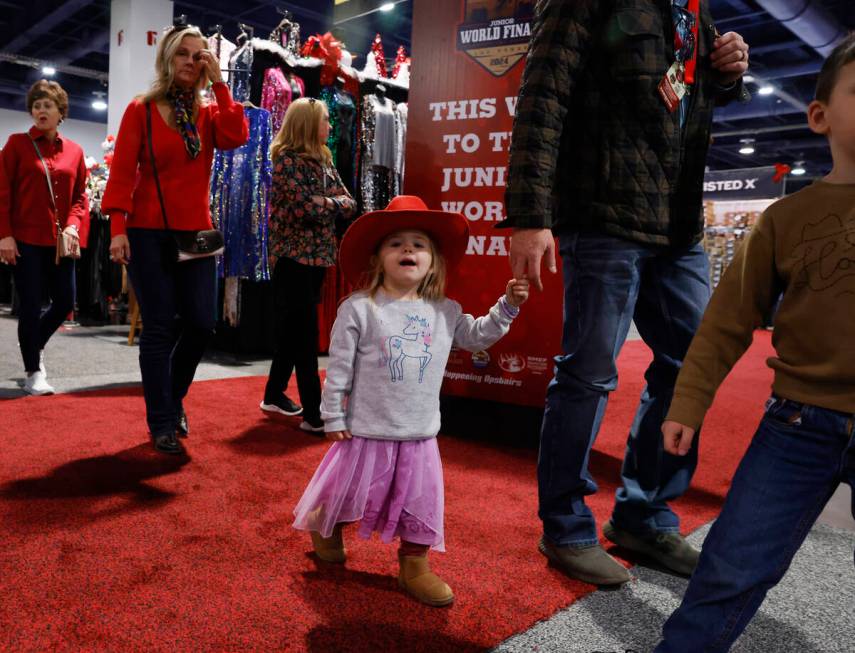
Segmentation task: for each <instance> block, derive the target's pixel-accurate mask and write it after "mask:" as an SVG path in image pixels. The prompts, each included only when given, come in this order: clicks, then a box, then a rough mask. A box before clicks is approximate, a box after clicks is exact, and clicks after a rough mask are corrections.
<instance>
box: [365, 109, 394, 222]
mask: <svg viewBox="0 0 855 653" xmlns="http://www.w3.org/2000/svg"><path fill="white" fill-rule="evenodd" d="M359 146H360V171H359V183H360V192H361V196H362V210H363V211H377V210H379V209H383V208H385V207H386V205H387V204H388V203H389V201H390V200H391V199H392V197H394V196H395V195H398V194H399V192H400V187H399V185H398V183H397V182H396V176H395V103H394V102H392V100H390V99H389V98H383V99H381V98H378V97H377V96H376V95H367V96H366V97H365V98H364V100H363V104H362V121H361V124H360V143H359Z"/></svg>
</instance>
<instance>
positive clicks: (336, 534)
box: [309, 524, 347, 564]
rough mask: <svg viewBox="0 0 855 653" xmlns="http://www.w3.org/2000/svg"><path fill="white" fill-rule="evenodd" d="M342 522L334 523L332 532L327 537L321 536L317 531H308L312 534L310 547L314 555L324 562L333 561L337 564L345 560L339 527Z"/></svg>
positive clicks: (345, 552) (345, 555)
mask: <svg viewBox="0 0 855 653" xmlns="http://www.w3.org/2000/svg"><path fill="white" fill-rule="evenodd" d="M342 526H344V524H336V525H335V528H333V533H332V535H330V536H329V537H323V536H322V535H321V534H320V533H318V532H317V531H309V532H310V533H311V534H312V547H313V548H314V549H315V555H316V556H318V557H319V558H320V559H321V560H323V561H324V562H335V563H338V564H341V563H343V562H344V561H345V560H347V551H345V549H344V542H343V540H342V537H341V529H342Z"/></svg>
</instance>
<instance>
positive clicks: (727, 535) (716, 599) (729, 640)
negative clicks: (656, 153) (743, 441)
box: [656, 397, 855, 653]
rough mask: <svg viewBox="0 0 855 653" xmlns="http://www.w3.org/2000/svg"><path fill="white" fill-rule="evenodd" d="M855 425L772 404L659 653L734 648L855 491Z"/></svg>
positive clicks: (849, 419) (849, 418)
mask: <svg viewBox="0 0 855 653" xmlns="http://www.w3.org/2000/svg"><path fill="white" fill-rule="evenodd" d="M853 424H855V415H847V414H845V413H839V412H836V411H833V410H827V409H824V408H818V407H816V406H809V405H803V404H800V403H797V402H794V401H789V400H786V399H779V398H776V397H773V398H772V399H770V400H769V402H768V407H767V409H766V414H765V416H764V417H763V420H762V421H761V422H760V426H759V428H758V429H757V433H756V434H755V436H754V440H753V441H752V443H751V446H750V447H749V448H748V451H747V453H746V454H745V457H744V458H743V459H742V462H741V463H740V464H739V469H737V471H736V474H735V476H734V477H733V484H732V485H731V488H730V492H729V493H728V495H727V500H726V501H725V504H724V508H723V509H722V511H721V515H720V516H719V518H718V519H717V520H716V522H715V524H713V526H712V528H711V529H710V532H709V535H708V536H707V539H706V542H704V547H703V551H702V552H701V559H700V562H699V563H698V568H697V569H696V570H695V573H694V575H693V576H692V579H691V581H690V582H689V587H688V589H687V590H686V595H685V597H684V598H683V603H682V604H681V605H680V607H679V608H677V610H676V612H674V614H673V615H671V618H670V619H668V621H667V622H666V624H665V627H664V628H663V636H664V641H663V642H662V643H661V644H660V645H659V646H658V647H657V648H656V653H686V651H696V652H698V653H701V652H702V651H703V652H704V653H717V652H719V651H727V650H729V649H730V647H731V645H732V644H733V642H734V641H735V640H736V638H737V637H739V635H740V633H741V632H742V631H743V630H744V629H745V626H747V625H748V622H749V621H751V618H752V617H753V616H754V613H755V612H757V609H758V608H759V607H760V604H761V603H762V602H763V599H764V598H765V596H766V592H768V591H769V590H770V589H771V588H772V587H774V586H775V585H776V584H777V583H778V581H780V580H781V578H782V577H783V576H784V573H785V572H786V571H787V568H788V567H789V566H790V561H791V560H792V559H793V556H794V555H795V553H796V551H797V550H798V549H799V547H800V546H801V544H802V542H803V541H804V539H805V537H806V536H807V534H808V531H809V530H810V529H811V526H813V523H814V522H815V521H816V518H817V517H818V516H819V514H820V512H822V509H823V507H824V506H825V504H826V503H827V502H828V500H829V498H831V495H832V494H833V493H834V491H835V490H836V489H837V486H838V485H839V484H840V482H841V481H843V482H846V483H849V485H850V486H855V438H853V432H854V431H855V427H853ZM852 513H853V515H855V499H853V506H852Z"/></svg>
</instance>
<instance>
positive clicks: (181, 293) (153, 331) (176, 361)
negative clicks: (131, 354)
mask: <svg viewBox="0 0 855 653" xmlns="http://www.w3.org/2000/svg"><path fill="white" fill-rule="evenodd" d="M128 241H129V242H130V245H131V260H130V264H129V265H128V274H129V276H130V278H131V283H132V284H133V286H134V292H136V295H137V301H138V302H139V305H140V315H141V316H142V323H143V328H142V333H141V334H140V374H141V375H142V382H143V395H144V396H145V409H146V420H147V421H148V428H149V431H150V432H151V434H152V435H153V436H157V435H164V434H166V433H173V432H174V431H175V426H176V424H177V422H178V417H179V415H180V412H181V402H182V400H183V399H184V397H185V396H186V395H187V390H188V389H189V387H190V384H191V383H192V382H193V376H194V375H195V374H196V367H197V366H198V365H199V361H200V360H202V354H204V353H205V347H206V346H207V344H208V342H209V341H210V339H211V336H212V335H213V333H214V327H215V326H216V315H217V312H216V311H217V309H216V299H217V267H216V259H215V258H214V257H213V256H209V257H207V258H201V259H196V260H195V261H185V262H183V263H178V262H177V260H176V255H177V250H176V246H175V242H174V240H173V238H172V235H171V234H170V233H169V232H167V231H163V230H160V229H128Z"/></svg>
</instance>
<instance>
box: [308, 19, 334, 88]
mask: <svg viewBox="0 0 855 653" xmlns="http://www.w3.org/2000/svg"><path fill="white" fill-rule="evenodd" d="M341 51H342V43H341V41H339V40H338V39H336V38H335V37H334V36H333V35H332V34H331V33H330V32H327V33H326V34H324V35H323V36H321V35H319V34H315V35H314V36H310V37H309V38H308V39H307V40H306V43H305V45H303V50H302V52H301V54H302V55H303V56H304V57H314V58H315V59H322V60H323V62H324V66H323V68H322V69H321V86H329V85H331V84H332V83H333V80H334V79H335V78H336V75H337V74H338V72H339V62H340V61H341Z"/></svg>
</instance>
